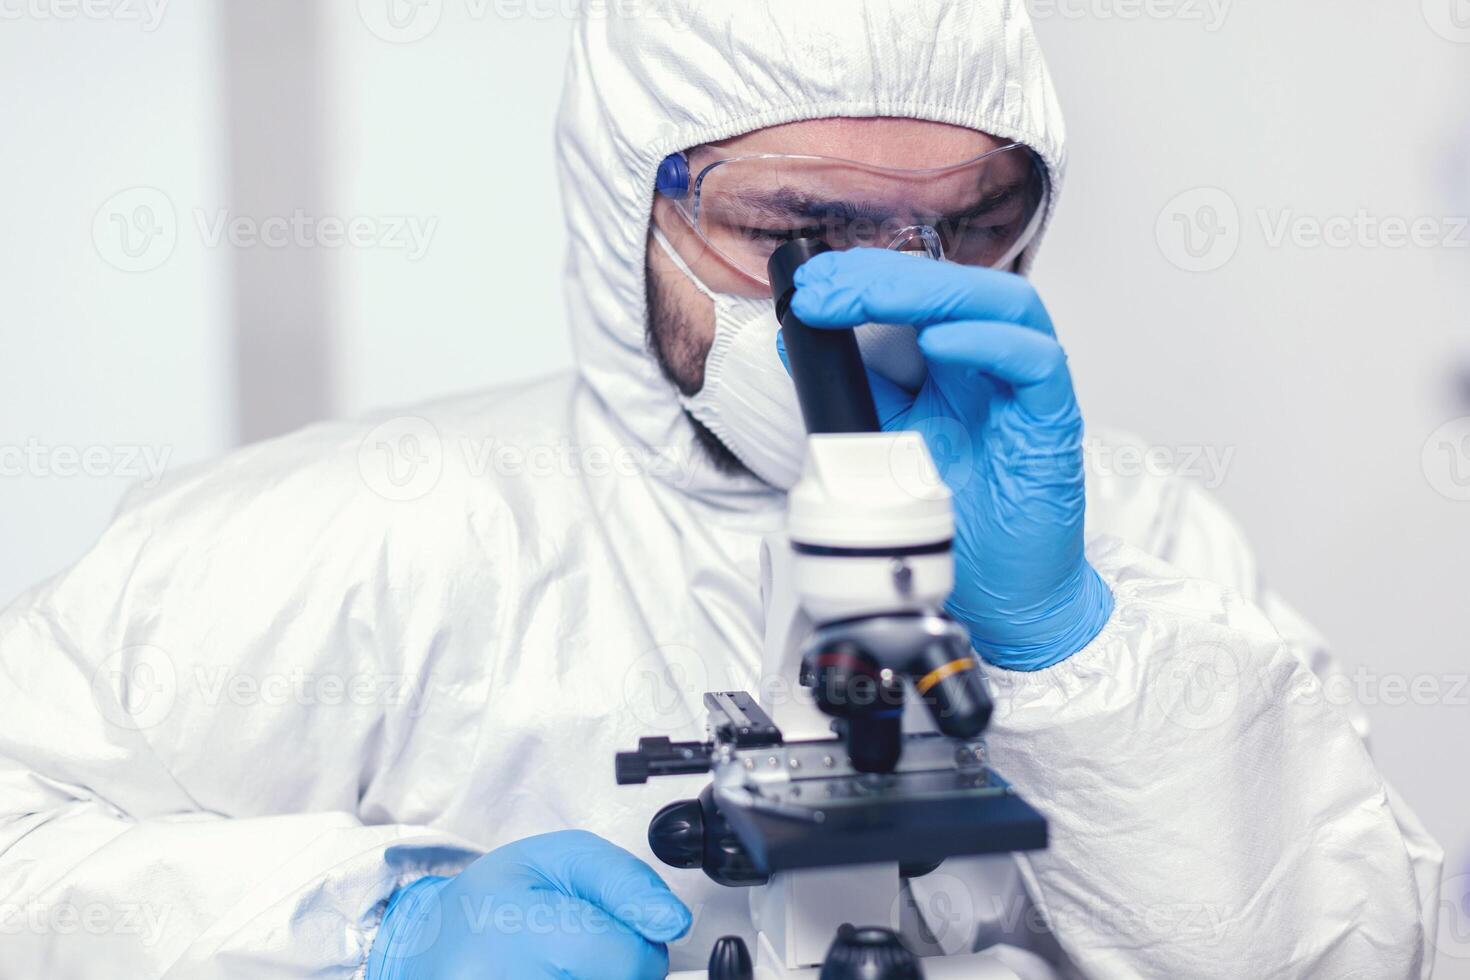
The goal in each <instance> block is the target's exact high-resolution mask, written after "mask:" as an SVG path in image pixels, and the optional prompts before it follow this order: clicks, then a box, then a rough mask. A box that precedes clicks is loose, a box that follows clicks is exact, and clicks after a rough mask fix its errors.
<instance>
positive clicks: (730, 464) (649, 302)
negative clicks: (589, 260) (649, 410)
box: [643, 263, 755, 476]
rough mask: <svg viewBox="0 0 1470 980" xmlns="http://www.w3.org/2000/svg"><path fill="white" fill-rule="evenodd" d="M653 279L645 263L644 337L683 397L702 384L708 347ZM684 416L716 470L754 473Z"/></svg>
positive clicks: (707, 431) (729, 473) (704, 428)
mask: <svg viewBox="0 0 1470 980" xmlns="http://www.w3.org/2000/svg"><path fill="white" fill-rule="evenodd" d="M655 279H656V277H655V276H654V273H653V269H652V267H651V266H649V265H647V264H646V263H645V265H644V270H643V282H644V289H643V292H644V300H645V305H646V307H647V309H648V318H647V320H646V325H645V327H644V336H645V338H646V342H647V344H648V350H649V353H651V354H652V355H653V359H654V361H656V362H657V363H658V369H659V371H660V372H661V373H662V374H663V376H664V377H665V378H667V379H668V381H669V383H670V384H672V385H673V386H674V387H675V388H677V389H678V390H679V393H680V394H682V395H684V396H686V397H689V396H692V395H696V394H698V393H699V389H701V388H703V387H704V359H705V357H706V356H707V355H708V354H709V350H708V349H702V348H701V345H700V344H699V343H698V342H696V341H695V340H694V339H693V338H694V336H695V333H694V329H693V325H692V324H690V323H689V322H688V321H687V320H686V319H684V317H683V316H682V315H680V313H679V312H678V310H677V308H676V304H675V303H673V302H670V301H667V300H665V298H664V297H663V296H662V295H661V293H660V290H659V288H658V284H657V282H656V281H655ZM684 417H685V418H686V419H688V420H689V424H690V425H692V426H693V427H694V437H695V440H696V441H697V442H698V443H699V448H700V449H701V450H702V451H703V452H704V454H705V455H706V456H707V457H708V458H709V460H710V462H711V463H713V464H714V467H715V469H716V470H717V471H718V472H720V473H723V474H724V475H726V476H747V475H749V476H754V475H755V474H753V473H751V471H750V467H748V466H746V465H745V464H744V463H742V462H741V461H740V457H738V456H736V455H735V454H734V453H732V452H731V451H730V447H729V446H726V445H725V444H724V443H723V442H721V441H720V437H719V436H717V435H715V434H714V433H713V432H711V431H710V429H709V427H708V426H707V425H705V424H704V423H703V422H701V421H699V419H697V418H695V417H694V416H693V415H690V414H689V412H688V410H685V412H684Z"/></svg>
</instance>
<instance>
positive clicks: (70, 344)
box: [0, 3, 233, 601]
mask: <svg viewBox="0 0 1470 980" xmlns="http://www.w3.org/2000/svg"><path fill="white" fill-rule="evenodd" d="M18 9H23V8H21V7H20V6H19V5H6V7H5V8H4V11H5V16H4V19H0V89H3V91H4V92H5V93H6V95H5V97H4V98H0V601H4V600H6V599H9V597H10V596H11V595H13V594H15V593H17V592H19V591H20V590H21V589H22V588H24V587H26V586H28V585H30V584H31V583H33V582H34V581H35V580H37V579H39V578H41V577H42V576H46V575H50V574H52V573H54V572H56V571H59V570H60V569H61V568H63V567H65V566H66V565H67V564H68V563H70V562H71V561H73V560H74V559H75V558H76V557H77V556H78V555H80V554H81V553H82V552H83V551H84V550H85V549H86V548H87V547H88V546H90V544H91V543H92V541H93V540H94V539H95V538H96V537H97V534H98V533H99V531H100V530H101V529H102V528H103V526H105V524H106V522H107V519H108V516H109V515H110V514H111V512H112V510H113V507H114V506H115V504H116V501H117V498H118V496H119V495H120V494H121V493H122V491H123V490H124V489H125V488H126V487H127V486H128V485H129V484H130V483H132V482H134V479H135V478H136V477H142V476H144V474H145V472H146V470H145V469H144V467H143V464H142V462H141V459H142V458H144V454H150V455H152V456H153V457H155V458H159V459H162V458H167V459H168V460H169V461H170V462H171V463H172V464H173V465H179V464H182V463H185V462H188V461H191V460H197V459H202V458H206V457H209V456H213V455H216V454H218V453H219V452H221V451H222V450H223V449H225V448H226V447H227V446H228V444H229V438H230V432H231V421H230V420H231V413H232V408H231V406H232V403H233V392H232V391H231V390H230V374H229V367H228V364H227V363H226V358H227V351H228V339H229V338H228V332H227V324H226V321H225V318H224V316H223V311H224V309H225V306H226V304H227V302H228V298H227V292H228V275H227V272H228V270H227V267H226V264H225V257H224V256H223V255H221V254H220V253H219V252H218V251H217V250H215V251H212V250H209V249H207V248H205V247H203V245H202V244H201V242H200V239H199V237H198V236H197V235H193V234H190V233H189V231H188V229H189V228H191V227H192V226H193V223H192V218H191V217H190V213H191V212H192V211H193V210H194V209H196V208H204V209H213V208H217V207H218V206H219V201H220V194H221V189H222V186H223V180H222V176H221V173H222V143H221V140H220V128H219V122H218V118H219V115H220V111H219V104H218V86H217V84H216V74H215V73H216V68H217V64H216V59H215V53H216V44H217V37H216V35H215V32H214V28H215V24H214V19H213V16H212V13H213V10H212V6H211V5H210V4H208V3H202V4H194V5H180V6H179V7H178V8H177V9H170V10H167V11H166V13H165V15H164V16H163V17H162V18H161V19H160V20H157V21H156V22H155V21H153V20H152V19H150V18H149V17H148V16H147V14H146V10H147V8H145V7H143V6H142V5H132V6H131V8H129V9H122V8H120V9H119V12H118V13H119V15H118V16H116V17H106V18H98V19H92V18H86V17H80V16H73V17H65V16H63V15H61V14H57V15H55V16H49V15H45V14H44V13H43V15H41V16H24V17H21V18H19V19H17V18H16V17H15V16H13V14H12V13H10V12H11V11H13V10H18ZM41 9H42V10H43V11H44V10H47V9H50V8H41ZM64 9H65V8H64V7H58V8H56V10H57V11H63V10H64ZM73 13H74V15H75V10H74V11H73ZM129 13H132V14H138V15H140V16H141V17H142V18H143V19H130V18H129V17H128V14H129ZM140 208H146V209H151V210H147V211H142V210H139V209H140ZM135 219H136V221H137V222H139V224H132V222H134V220H135ZM118 221H122V222H125V223H127V224H125V225H119V224H117V223H115V222H118ZM94 223H96V225H97V227H96V230H95V234H94ZM149 228H157V229H160V230H161V231H162V232H163V233H162V234H158V235H152V236H149V235H148V234H147V230H148V229H149ZM180 229H183V233H180ZM125 236H126V237H125ZM130 251H131V252H132V253H133V254H129V252H130ZM128 270H146V271H128ZM69 452H72V453H75V454H76V455H75V457H74V458H73V457H70V456H68V453H69ZM134 454H137V456H136V458H134ZM88 471H89V472H90V474H92V475H88Z"/></svg>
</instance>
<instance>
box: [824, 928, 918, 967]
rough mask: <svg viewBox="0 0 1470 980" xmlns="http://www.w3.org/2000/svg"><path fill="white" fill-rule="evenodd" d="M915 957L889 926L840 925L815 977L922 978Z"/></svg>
mask: <svg viewBox="0 0 1470 980" xmlns="http://www.w3.org/2000/svg"><path fill="white" fill-rule="evenodd" d="M923 976H924V974H923V971H921V970H920V969H919V958H918V957H917V956H915V955H914V954H913V953H911V952H909V951H908V948H907V947H905V946H904V944H903V941H902V940H900V939H899V938H898V934H897V933H895V932H894V931H893V930H892V929H880V928H878V927H877V926H864V927H863V928H861V929H857V928H854V927H852V926H843V927H842V928H841V929H839V930H837V938H836V939H834V940H833V941H832V948H831V949H829V950H827V958H826V959H825V960H823V961H822V972H821V974H820V975H819V977H818V980H923Z"/></svg>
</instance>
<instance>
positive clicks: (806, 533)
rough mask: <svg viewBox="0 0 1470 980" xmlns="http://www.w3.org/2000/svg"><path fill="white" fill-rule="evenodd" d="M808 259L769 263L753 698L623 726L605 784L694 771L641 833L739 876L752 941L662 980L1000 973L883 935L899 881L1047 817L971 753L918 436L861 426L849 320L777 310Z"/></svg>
mask: <svg viewBox="0 0 1470 980" xmlns="http://www.w3.org/2000/svg"><path fill="white" fill-rule="evenodd" d="M824 251H827V246H826V245H825V244H823V243H822V242H819V241H815V240H811V239H796V240H794V241H790V242H787V243H786V244H784V245H782V246H781V247H780V248H779V249H777V250H776V252H775V253H774V254H773V255H772V256H771V260H770V266H769V272H770V282H771V286H772V291H773V292H774V294H775V297H776V316H777V319H778V320H779V321H780V325H781V334H782V338H783V340H784V341H785V345H786V353H787V357H788V360H789V364H790V368H791V374H792V380H793V381H794V383H795V385H796V391H797V397H798V400H799V402H800V404H801V411H802V417H803V420H804V422H805V424H806V429H807V432H808V434H809V435H808V439H807V455H806V463H805V467H804V470H803V475H802V478H801V480H800V482H799V483H798V484H797V485H796V487H794V488H793V489H792V491H791V493H790V495H789V506H788V515H787V527H786V532H785V534H784V535H778V536H773V537H772V538H769V539H768V540H767V541H766V542H765V543H764V546H763V549H762V555H761V569H762V587H763V590H764V592H765V595H764V599H765V605H766V610H767V624H766V641H765V650H764V653H763V657H762V668H761V682H760V683H761V689H760V697H759V699H757V698H754V697H752V696H751V695H750V694H748V693H746V692H741V691H715V692H710V693H708V694H706V695H705V697H704V703H705V707H706V708H707V709H708V712H709V723H708V731H707V736H708V737H707V739H706V740H705V741H700V742H674V741H671V740H670V739H668V738H666V737H658V738H643V739H640V740H639V744H638V749H637V750H636V751H634V752H623V753H619V754H618V756H617V760H616V763H617V765H616V769H617V781H618V782H619V783H620V784H632V783H644V782H646V781H647V780H648V779H649V778H651V777H655V776H665V775H687V774H691V773H705V772H708V773H710V774H711V776H712V778H711V781H710V783H709V784H708V785H707V786H706V787H705V788H704V790H703V791H702V792H701V793H700V794H699V796H698V798H697V799H692V800H681V801H677V802H674V803H670V804H669V805H668V806H665V807H664V808H663V809H662V810H660V811H659V812H658V814H657V815H656V816H654V818H653V820H652V822H651V824H650V825H649V831H648V839H649V844H650V846H651V847H652V849H653V852H654V854H655V855H656V856H657V857H658V858H659V860H661V861H663V862H664V863H666V864H669V865H671V866H673V867H676V868H700V869H703V871H704V872H705V874H707V875H708V876H709V877H710V878H711V879H713V880H714V881H716V882H718V883H719V884H721V885H726V886H729V887H732V888H749V889H750V890H751V899H750V901H751V913H752V918H753V920H754V923H755V926H756V929H757V937H756V948H755V949H753V950H752V949H750V948H748V945H747V944H746V943H745V942H744V940H743V939H741V938H740V937H736V936H727V937H725V938H723V939H720V940H719V941H718V942H717V943H716V944H715V948H714V949H713V950H712V952H711V954H710V959H709V969H708V972H707V973H703V972H701V973H679V974H674V975H673V976H674V977H675V978H676V980H703V978H708V980H788V978H811V980H919V978H928V980H958V978H960V977H965V978H977V977H987V978H988V977H1004V976H1014V974H1013V973H1010V972H1008V971H1006V970H1004V969H1003V968H1001V967H999V966H998V965H996V964H995V963H994V962H993V961H991V960H989V959H988V958H987V956H986V954H984V953H972V954H965V955H959V956H945V957H922V958H921V957H919V956H916V955H915V954H914V953H913V952H912V951H911V950H910V949H909V948H908V947H907V946H906V945H905V944H904V942H903V940H902V939H901V938H900V936H899V934H898V932H897V931H896V927H897V925H898V922H897V921H896V918H897V910H898V909H899V907H900V902H901V899H902V889H903V888H904V880H905V879H912V878H917V877H920V876H922V875H924V874H928V873H930V872H932V871H934V870H935V869H936V868H937V867H938V866H939V864H940V862H942V861H943V860H945V859H946V858H950V857H957V856H961V855H980V854H997V853H1004V852H1012V851H1024V850H1034V849H1040V848H1044V847H1045V846H1046V842H1047V827H1046V821H1045V819H1044V818H1043V817H1042V816H1041V814H1039V813H1038V812H1037V811H1036V810H1035V809H1033V808H1032V807H1031V806H1030V805H1029V804H1028V803H1026V801H1025V800H1023V799H1022V798H1021V797H1020V796H1019V795H1017V794H1016V792H1015V791H1014V790H1012V789H1011V787H1010V786H1008V785H1007V784H1006V782H1005V781H1004V780H1003V779H1001V778H1000V776H998V775H997V774H996V773H995V772H994V771H993V770H992V769H991V768H990V766H989V765H988V759H987V756H986V749H985V741H984V739H983V737H982V736H983V734H984V732H985V728H986V725H987V724H988V723H989V721H990V714H991V700H990V697H989V695H988V693H987V691H986V688H985V685H984V683H983V680H982V677H981V670H980V664H979V662H978V660H977V659H976V657H975V655H974V653H973V651H972V650H971V647H970V638H969V635H968V633H967V631H966V630H965V629H964V628H963V627H961V626H960V625H959V624H958V623H956V622H955V621H954V620H952V619H949V618H948V617H947V616H946V615H945V614H944V613H943V612H942V609H943V606H944V602H945V599H946V598H947V597H948V596H949V593H950V591H951V590H952V588H953V585H954V562H953V558H952V556H951V553H950V544H951V540H952V539H953V537H954V516H953V511H952V508H951V505H950V494H949V491H948V489H947V488H946V487H945V486H944V484H943V482H942V481H941V479H940V477H939V474H938V472H937V471H936V469H935V466H934V462H933V460H932V458H931V457H930V455H929V450H928V448H927V447H926V445H925V443H924V440H923V437H922V436H920V435H918V434H917V433H912V432H889V433H885V432H883V431H882V430H881V427H880V425H879V423H878V417H877V412H876V410H875V408H874V405H873V397H872V392H871V390H870V388H869V385H868V380H867V375H866V374H865V373H864V370H863V361H862V355H861V353H860V351H859V349H858V345H857V340H856V338H855V337H854V336H853V334H852V332H851V331H849V330H821V329H815V328H812V327H809V326H807V325H806V324H804V323H802V322H801V320H800V319H799V318H798V317H797V316H796V315H795V314H794V313H792V311H791V309H790V305H791V299H792V296H793V294H794V292H795V285H794V283H793V277H794V275H795V273H796V270H797V268H799V267H800V266H801V265H802V264H803V263H804V262H806V261H807V260H809V259H810V258H812V257H813V256H815V255H818V254H820V253H821V252H824ZM916 261H918V260H917V259H916ZM777 583H785V584H784V585H783V586H782V587H781V588H779V589H777V588H775V586H776V584H777ZM793 586H794V587H793Z"/></svg>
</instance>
